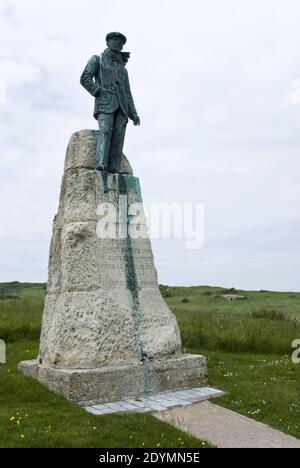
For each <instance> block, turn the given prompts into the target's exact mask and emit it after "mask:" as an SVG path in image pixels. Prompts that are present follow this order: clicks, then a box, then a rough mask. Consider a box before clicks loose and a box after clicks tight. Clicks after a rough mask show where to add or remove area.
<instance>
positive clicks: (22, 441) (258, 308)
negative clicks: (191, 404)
mask: <svg viewBox="0 0 300 468" xmlns="http://www.w3.org/2000/svg"><path fill="white" fill-rule="evenodd" d="M161 292H162V295H163V296H164V298H165V300H166V302H167V303H168V305H169V306H170V308H171V309H172V311H173V312H174V313H175V315H176V317H177V320H178V323H179V326H180V330H181V335H182V341H183V347H184V351H185V352H193V353H199V354H204V355H205V356H207V358H208V367H209V383H210V385H212V386H215V387H217V388H220V389H222V390H225V391H226V392H227V394H226V396H225V397H224V398H222V399H220V400H217V401H216V404H220V405H222V406H224V407H227V408H229V409H232V410H234V411H237V412H240V413H241V414H244V415H246V416H250V417H251V418H253V419H257V420H258V421H261V422H264V423H267V424H270V425H272V426H273V427H275V428H278V429H280V430H282V431H284V432H286V433H288V434H291V435H293V436H295V437H298V438H300V404H299V401H300V365H295V364H293V363H292V360H291V354H292V352H293V349H292V348H291V343H292V342H293V341H294V340H296V339H300V321H299V318H300V293H293V292H290V293H285V292H272V291H240V290H239V291H236V290H234V289H230V290H228V289H223V288H216V287H209V286H199V287H190V288H183V287H168V286H161ZM45 293H46V285H45V284H30V283H25V284H24V283H17V282H14V283H2V284H0V339H4V340H5V341H6V342H7V343H8V363H7V364H6V365H0V402H1V405H0V446H1V445H2V446H27V447H30V446H84V447H86V446H95V447H97V446H98V447H105V446H109V447H139V446H145V447H154V446H158V444H159V446H161V447H178V446H182V444H183V445H184V446H185V447H207V446H208V444H205V443H203V442H201V441H197V440H196V439H194V438H192V437H189V436H188V435H184V434H182V433H180V432H179V431H177V430H176V429H174V428H172V427H171V426H168V425H167V424H164V423H161V422H159V421H157V420H156V419H155V418H152V417H151V416H150V415H130V416H107V417H101V418H95V417H93V416H92V415H88V414H85V413H84V412H82V411H83V410H81V409H80V408H77V407H74V405H71V404H70V403H68V402H66V401H65V400H64V399H62V398H60V397H58V396H57V395H53V394H52V393H50V392H48V390H46V389H45V388H43V387H42V386H40V385H39V384H38V383H37V382H34V381H31V380H30V379H25V378H24V377H23V376H21V375H20V374H19V373H18V371H17V363H18V362H19V361H20V360H24V359H32V358H34V357H36V355H37V352H38V339H39V334H40V325H41V316H42V310H43V303H44V297H45ZM224 294H238V295H241V296H244V298H243V300H238V301H235V302H228V301H227V300H226V299H224V298H223V297H222V296H223V295H224ZM18 414H19V415H18ZM26 414H27V417H28V418H26ZM20 415H22V416H20ZM19 417H21V420H19V419H18V418H19ZM11 418H13V419H11ZM16 421H19V423H17V422H16ZM49 428H50V429H49ZM94 428H96V429H94ZM22 431H23V432H22ZM128 434H129V435H128ZM22 435H24V436H25V437H24V438H22V437H21V436H22ZM143 444H144V445H143ZM202 444H204V445H202Z"/></svg>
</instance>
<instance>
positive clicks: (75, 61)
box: [0, 0, 300, 291]
mask: <svg viewBox="0 0 300 468" xmlns="http://www.w3.org/2000/svg"><path fill="white" fill-rule="evenodd" d="M115 30H117V31H121V32H123V33H124V34H125V35H127V37H128V43H127V44H126V48H125V50H129V51H131V52H132V56H131V59H130V62H129V64H128V71H129V75H130V80H131V87H132V91H133V95H134V98H135V102H136V107H137V109H138V111H139V114H140V117H141V119H142V126H141V127H140V128H135V127H133V126H132V125H130V126H129V127H128V131H127V139H126V144H125V153H126V154H127V156H128V158H129V159H130V161H131V163H132V166H133V168H134V172H135V174H136V175H137V176H138V177H139V178H140V181H141V186H142V192H143V196H144V200H145V202H146V203H147V204H148V203H150V202H152V201H156V202H157V201H166V202H174V201H175V202H181V201H182V202H198V203H199V202H200V203H204V204H205V244H204V247H203V248H202V249H201V250H198V251H189V250H186V248H185V243H184V241H175V240H169V241H167V240H163V241H153V248H154V255H155V261H156V266H157V269H158V273H159V280H160V282H161V283H164V284H171V285H200V284H208V285H220V286H227V287H231V286H235V287H237V288H244V289H274V290H297V291H300V281H299V280H300V249H299V247H300V216H299V214H300V203H299V201H300V183H299V180H300V162H299V155H300V131H299V130H300V92H298V87H300V85H299V83H300V3H299V1H298V0H278V1H276V0H243V1H241V0H181V1H178V0H151V2H150V1H147V2H146V1H138V0H126V1H124V0H122V1H120V0H114V1H109V0H85V1H84V2H82V1H76V0H75V1H74V0H42V1H38V0H26V1H24V0H11V1H9V0H0V42H1V50H0V83H1V84H0V158H1V159H0V161H1V162H0V187H1V189H0V191H1V206H0V219H1V231H0V261H1V265H0V266H1V267H0V281H13V280H19V281H46V279H47V263H48V250H49V242H50V237H51V229H52V219H53V217H54V214H55V212H56V210H57V206H58V197H59V190H60V183H61V177H62V170H63V162H64V156H65V150H66V146H67V143H68V140H69V138H70V136H71V134H72V133H73V132H75V131H77V130H80V129H84V128H96V126H97V122H96V121H95V120H94V119H93V117H92V110H93V99H92V98H91V96H90V95H89V94H88V93H87V92H86V91H85V90H84V89H83V88H81V86H80V85H79V77H80V74H81V72H82V70H83V67H84V66H85V64H86V62H87V60H88V59H89V58H90V57H91V55H93V54H95V53H96V54H98V53H100V52H102V51H103V50H104V48H105V46H106V45H105V40H104V39H105V35H106V33H107V32H109V31H115ZM297 80H299V82H297ZM4 88H6V90H5V89H4Z"/></svg>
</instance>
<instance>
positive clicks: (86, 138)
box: [20, 130, 207, 402]
mask: <svg viewBox="0 0 300 468" xmlns="http://www.w3.org/2000/svg"><path fill="white" fill-rule="evenodd" d="M96 137H97V132H95V131H91V130H84V131H81V132H78V133H75V134H74V135H73V136H72V138H71V140H70V143H69V146H68V150H67V155H66V162H65V171H64V176H63V181H62V188H61V196H60V203H59V210H58V214H57V216H56V217H55V220H54V224H53V236H52V242H51V248H50V259H49V279H48V290H47V296H46V300H45V309H44V314H43V325H42V332H41V340H40V352H39V356H38V359H37V360H36V361H25V362H22V363H20V369H21V371H22V372H23V373H24V374H25V375H27V376H30V377H34V378H36V379H38V380H39V381H40V382H42V383H43V384H44V385H46V386H47V387H48V388H50V389H51V390H53V391H55V392H57V393H59V394H62V395H64V396H65V397H66V398H68V399H70V400H73V401H90V400H97V401H99V402H107V401H113V400H120V399H123V398H129V397H136V396H139V395H143V394H149V393H154V392H163V391H165V390H166V391H167V390H173V389H174V390H175V389H183V388H191V387H199V386H202V385H205V384H206V374H207V370H206V361H205V358H204V357H202V356H194V355H182V353H181V340H180V334H179V329H178V325H177V321H176V318H175V317H174V315H173V314H172V312H171V311H170V310H169V308H168V307H167V305H166V303H165V302H164V300H163V298H162V296H161V294H160V291H159V287H158V281H157V273H156V270H155V267H154V262H153V255H152V249H151V243H150V240H149V238H148V237H147V236H143V238H132V237H130V236H125V235H124V229H125V232H126V231H127V226H128V223H129V224H130V221H131V218H130V216H131V215H132V214H131V213H132V210H131V207H133V206H137V205H136V204H138V205H139V206H142V196H141V191H140V185H139V180H138V179H137V178H136V177H133V175H132V169H131V167H130V164H129V163H128V161H127V160H126V159H125V157H124V160H123V162H122V168H123V170H124V171H126V172H127V173H128V174H127V175H120V174H109V173H102V172H99V171H96V170H95V152H96ZM120 197H121V198H120ZM120 200H121V204H120ZM120 206H122V210H123V212H124V206H125V209H126V219H125V223H124V219H123V218H122V217H120ZM106 207H114V210H113V213H115V216H112V217H111V216H110V217H109V218H108V217H107V213H108V212H107V211H106ZM104 219H105V220H108V222H107V236H105V235H103V221H104ZM99 226H100V227H99ZM101 228H102V229H101ZM136 228H137V230H140V229H141V230H142V231H145V228H146V226H145V221H144V220H143V217H139V220H138V225H137V226H136ZM120 233H121V237H120Z"/></svg>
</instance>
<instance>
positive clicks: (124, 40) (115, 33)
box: [106, 32, 127, 45]
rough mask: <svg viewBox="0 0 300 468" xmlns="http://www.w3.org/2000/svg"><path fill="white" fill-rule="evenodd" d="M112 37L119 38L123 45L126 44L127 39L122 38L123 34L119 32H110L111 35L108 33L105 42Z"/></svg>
mask: <svg viewBox="0 0 300 468" xmlns="http://www.w3.org/2000/svg"><path fill="white" fill-rule="evenodd" d="M113 37H120V38H121V39H122V41H123V42H124V45H125V44H126V42H127V39H126V37H125V36H124V34H122V33H120V32H111V33H108V34H107V36H106V42H107V41H109V39H112V38H113Z"/></svg>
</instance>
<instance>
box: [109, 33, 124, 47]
mask: <svg viewBox="0 0 300 468" xmlns="http://www.w3.org/2000/svg"><path fill="white" fill-rule="evenodd" d="M126 42H127V39H126V37H125V36H124V35H123V34H121V33H119V32H112V33H109V34H107V36H106V43H107V47H108V48H109V49H110V50H112V51H113V52H121V51H122V50H123V47H124V45H125V44H126Z"/></svg>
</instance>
